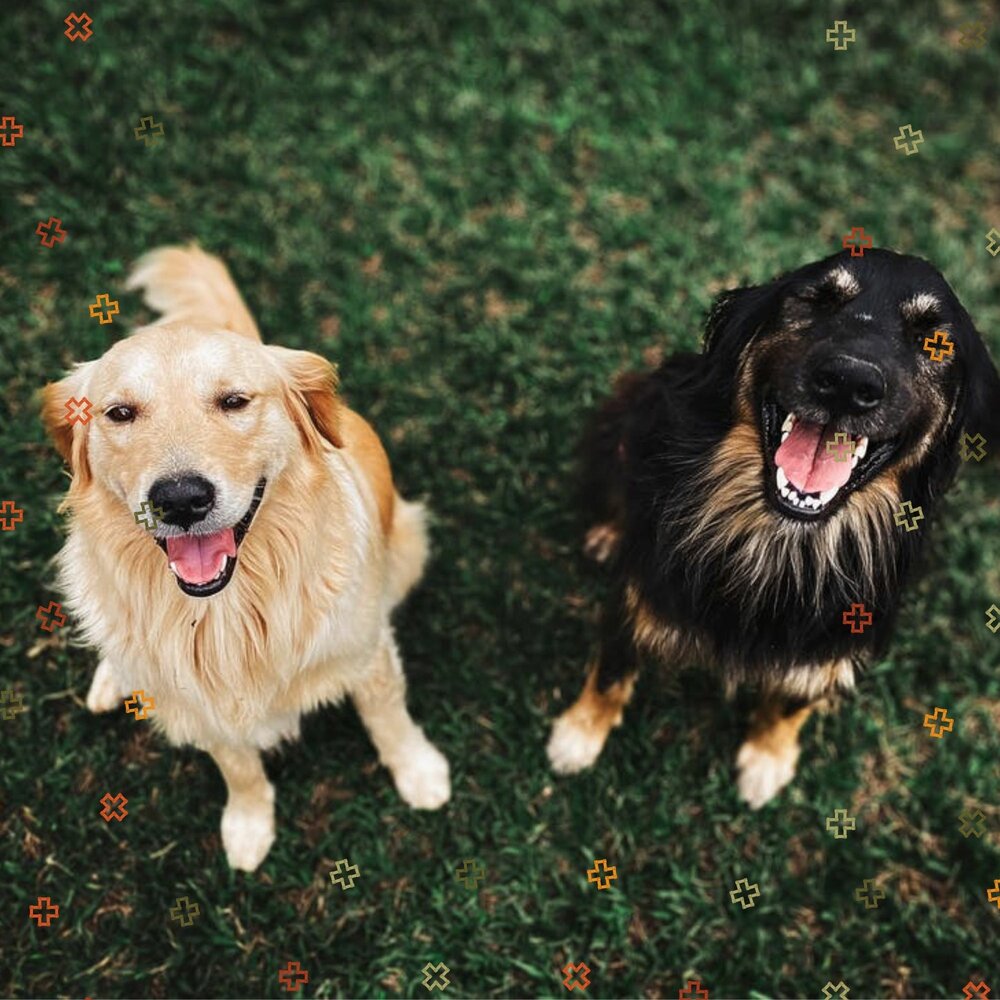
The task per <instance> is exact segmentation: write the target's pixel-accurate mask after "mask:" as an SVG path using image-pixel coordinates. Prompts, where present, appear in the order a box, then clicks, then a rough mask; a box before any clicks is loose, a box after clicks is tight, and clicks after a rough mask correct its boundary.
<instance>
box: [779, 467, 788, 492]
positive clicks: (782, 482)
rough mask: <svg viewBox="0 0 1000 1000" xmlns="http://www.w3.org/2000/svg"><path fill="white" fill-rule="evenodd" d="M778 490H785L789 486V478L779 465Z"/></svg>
mask: <svg viewBox="0 0 1000 1000" xmlns="http://www.w3.org/2000/svg"><path fill="white" fill-rule="evenodd" d="M777 480H778V489H779V490H783V489H785V488H786V487H787V486H788V476H786V475H785V470H784V469H783V468H782V467H781V466H780V465H779V466H778V472H777Z"/></svg>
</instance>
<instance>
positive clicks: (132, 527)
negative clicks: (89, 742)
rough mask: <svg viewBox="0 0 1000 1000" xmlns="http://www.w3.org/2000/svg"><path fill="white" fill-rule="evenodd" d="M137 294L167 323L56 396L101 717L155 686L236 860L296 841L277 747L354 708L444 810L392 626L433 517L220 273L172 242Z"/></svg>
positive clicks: (160, 724) (409, 791)
mask: <svg viewBox="0 0 1000 1000" xmlns="http://www.w3.org/2000/svg"><path fill="white" fill-rule="evenodd" d="M129 287H130V288H141V289H144V291H145V298H146V302H147V303H148V304H149V305H150V306H151V307H152V308H154V309H156V310H157V311H158V312H160V313H162V314H163V315H162V318H161V319H160V320H159V321H158V322H156V323H154V324H153V325H151V326H148V327H144V328H142V329H140V330H138V331H136V332H135V333H133V334H132V335H131V336H130V337H128V338H126V339H124V340H122V341H120V342H119V343H117V344H115V345H114V346H113V347H111V348H110V350H108V351H107V353H106V354H105V355H104V356H103V357H101V358H99V359H98V360H96V361H88V362H86V363H84V364H80V365H77V366H76V368H75V369H74V370H73V371H72V373H71V374H69V375H68V376H67V377H66V378H64V379H63V380H62V381H60V382H55V383H51V384H49V385H47V386H46V387H45V389H44V390H43V406H42V410H43V418H44V421H45V423H46V426H47V428H48V430H49V432H50V433H51V434H52V436H53V438H54V439H55V443H56V445H57V447H58V449H59V451H60V453H61V454H62V456H63V457H64V458H65V459H66V460H67V461H68V462H69V465H70V469H71V472H72V483H71V485H70V489H69V493H68V494H67V496H66V498H65V501H64V503H63V509H66V510H68V511H70V512H71V518H70V522H69V537H68V539H67V541H66V545H65V546H64V548H63V549H62V551H61V553H60V554H59V556H58V564H59V578H60V584H61V587H62V589H63V591H64V592H65V594H66V596H67V600H66V603H67V605H68V607H69V609H70V610H71V612H72V614H73V615H74V617H75V620H76V623H77V625H78V626H79V628H80V630H81V632H82V634H83V636H84V637H85V638H86V640H87V641H88V642H90V643H91V644H93V645H94V646H96V647H97V648H98V650H99V651H100V654H101V660H100V663H99V665H98V667H97V672H96V674H95V676H94V679H93V683H92V684H91V687H90V692H89V694H88V695H87V706H88V707H89V708H90V709H91V710H92V711H94V712H102V711H107V710H109V709H112V708H114V707H115V706H117V705H120V704H121V703H122V698H123V697H124V696H125V695H128V694H129V693H130V692H132V691H133V690H140V689H141V690H143V691H145V692H146V694H147V696H148V695H152V696H153V697H154V698H155V700H156V708H155V711H154V712H152V713H151V714H150V715H149V718H150V719H151V720H152V722H153V723H154V725H155V726H156V727H157V728H158V729H159V730H161V731H162V732H163V733H164V734H165V735H166V737H167V738H168V740H170V741H171V742H172V743H174V744H183V743H191V744H194V745H195V746H197V747H200V748H201V749H203V750H205V751H207V752H208V753H209V754H211V756H212V758H213V759H214V760H215V762H216V764H217V765H218V766H219V769H220V770H221V772H222V775H223V777H224V778H225V781H226V785H227V788H228V801H227V803H226V807H225V810H224V812H223V814H222V842H223V846H224V847H225V850H226V855H227V857H228V859H229V863H230V865H232V866H233V867H234V868H241V869H244V870H246V871H252V870H253V869H255V868H256V867H257V866H258V865H259V864H260V863H261V862H262V861H263V860H264V857H265V856H266V855H267V852H268V850H269V849H270V846H271V844H272V843H273V841H274V788H273V786H272V785H271V784H270V782H268V780H267V776H266V774H265V772H264V767H263V764H262V761H261V751H262V750H266V749H268V748H270V747H273V746H275V745H276V744H277V743H278V742H279V741H280V740H282V739H294V738H296V737H297V736H298V735H299V720H300V717H301V715H302V713H303V712H307V711H309V710H311V709H313V708H316V707H317V706H318V705H320V704H321V703H323V702H332V701H337V700H338V699H340V698H342V697H343V696H344V695H345V694H350V695H351V697H352V698H353V700H354V703H355V705H356V706H357V709H358V712H359V714H360V715H361V718H362V720H363V721H364V724H365V726H366V727H367V729H368V732H369V733H370V735H371V738H372V740H373V742H374V743H375V746H376V748H377V750H378V754H379V758H380V760H381V762H382V763H383V764H384V765H385V766H386V767H388V768H389V770H390V771H391V772H392V775H393V778H394V780H395V783H396V787H397V789H398V790H399V794H400V795H401V796H402V797H403V799H404V800H405V801H406V802H407V803H408V804H409V805H411V806H413V807H415V808H419V809H436V808H438V807H439V806H441V805H443V804H444V803H445V802H446V801H447V800H448V797H449V794H450V783H449V773H448V763H447V761H446V760H445V758H444V756H443V755H442V754H441V753H440V752H439V751H438V750H437V749H436V748H435V747H434V746H433V745H432V744H431V743H430V742H429V741H428V739H427V738H426V737H425V736H424V734H423V731H422V730H421V729H420V727H419V726H417V725H416V724H415V723H414V721H413V720H412V719H411V717H410V715H409V713H408V712H407V709H406V697H405V681H404V677H403V672H402V665H401V663H400V658H399V652H398V650H397V648H396V642H395V639H394V637H393V631H392V627H391V625H390V620H389V618H390V613H391V611H392V609H393V608H394V607H395V606H396V605H397V604H398V603H399V602H400V601H401V600H402V599H403V597H404V596H405V595H406V593H407V592H408V591H409V590H410V588H411V587H412V586H413V585H414V584H415V583H416V582H417V581H418V580H419V578H420V576H421V574H422V573H423V568H424V563H425V562H426V559H427V552H428V544H427V533H426V527H425V512H424V508H423V507H422V506H421V505H420V504H416V503H408V502H406V501H404V500H403V499H402V498H401V497H400V496H399V494H398V493H397V492H396V490H395V488H394V486H393V482H392V475H391V473H390V470H389V463H388V459H387V458H386V455H385V452H384V450H383V448H382V445H381V443H380V442H379V439H378V437H377V436H376V434H375V432H374V431H373V430H372V429H371V427H369V425H368V424H367V423H365V421H364V420H362V418H361V417H359V416H358V415H357V414H356V413H353V412H352V411H351V410H349V409H348V408H347V406H346V405H345V404H344V403H343V401H342V400H341V399H340V398H339V397H338V395H337V376H336V372H335V370H334V368H333V367H332V366H331V365H330V363H329V362H327V361H326V360H324V359H323V358H321V357H319V356H318V355H316V354H311V353H309V352H306V351H295V350H289V349H287V348H283V347H275V346H265V345H264V344H262V343H261V341H260V334H259V333H258V330H257V326H256V324H255V323H254V320H253V318H252V317H251V315H250V313H249V312H248V310H247V308H246V306H245V304H244V303H243V300H242V299H241V298H240V295H239V292H238V291H237V289H236V287H235V285H234V284H233V282H232V279H231V278H230V276H229V273H228V272H227V270H226V268H225V266H224V265H223V264H222V263H221V262H220V261H219V260H218V259H216V258H214V257H210V256H209V255H207V254H205V253H203V252H202V251H200V250H199V249H197V248H196V247H189V248H184V249H181V248H176V247H167V248H162V249H159V250H156V251H153V252H152V253H151V254H149V255H147V256H146V257H145V258H143V259H142V260H141V261H140V262H139V263H138V265H137V266H136V268H135V270H134V272H133V274H132V276H131V278H130V279H129ZM83 398H86V399H87V400H89V401H90V402H91V403H92V405H93V415H92V417H91V419H90V420H89V421H87V422H86V423H81V422H79V421H77V422H75V423H72V424H71V423H69V422H68V414H67V401H68V400H70V399H76V400H82V399H83ZM151 510H152V514H153V515H154V516H155V518H156V523H155V527H154V526H153V517H152V516H150V511H151ZM139 520H142V521H144V523H145V524H148V525H150V529H149V530H147V528H146V527H144V526H143V524H140V523H139Z"/></svg>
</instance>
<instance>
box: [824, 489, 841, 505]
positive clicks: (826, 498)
mask: <svg viewBox="0 0 1000 1000" xmlns="http://www.w3.org/2000/svg"><path fill="white" fill-rule="evenodd" d="M839 489H840V487H839V486H834V488H833V489H832V490H824V491H823V492H822V493H820V495H819V502H820V503H821V504H823V505H824V506H826V504H828V503H829V502H830V501H831V500H832V499H833V498H834V497H835V496H836V495H837V491H838V490H839Z"/></svg>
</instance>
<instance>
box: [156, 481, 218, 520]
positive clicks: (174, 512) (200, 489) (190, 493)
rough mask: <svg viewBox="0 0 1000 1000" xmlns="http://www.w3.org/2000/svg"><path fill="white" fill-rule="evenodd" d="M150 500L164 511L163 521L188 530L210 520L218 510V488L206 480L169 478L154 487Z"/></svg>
mask: <svg viewBox="0 0 1000 1000" xmlns="http://www.w3.org/2000/svg"><path fill="white" fill-rule="evenodd" d="M149 499H150V502H151V503H152V505H153V506H154V507H159V508H160V509H161V510H162V511H163V516H162V518H161V520H162V521H164V522H165V523H166V524H173V525H177V526H178V527H180V528H185V529H187V528H190V527H191V525H192V524H197V523H198V522H199V521H204V520H205V518H206V517H208V514H209V511H211V509H212V508H213V507H214V506H215V487H214V486H213V485H212V484H211V483H210V482H209V481H208V480H207V479H206V478H205V477H204V476H198V475H194V474H188V475H183V476H170V477H167V478H164V479H157V480H156V482H155V483H153V485H152V486H151V487H150V490H149Z"/></svg>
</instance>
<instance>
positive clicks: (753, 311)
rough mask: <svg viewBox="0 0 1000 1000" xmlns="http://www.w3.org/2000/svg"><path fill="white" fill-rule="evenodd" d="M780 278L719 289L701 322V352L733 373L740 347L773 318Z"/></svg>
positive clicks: (780, 291)
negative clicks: (709, 310)
mask: <svg viewBox="0 0 1000 1000" xmlns="http://www.w3.org/2000/svg"><path fill="white" fill-rule="evenodd" d="M787 284H788V282H787V281H786V280H785V279H784V278H778V279H776V280H775V281H771V282H768V283H767V284H766V285H751V286H749V287H747V288H737V289H735V290H734V291H730V292H723V293H722V294H721V295H720V296H719V297H718V298H717V299H716V300H715V302H714V303H713V304H712V310H711V312H710V313H709V316H708V322H707V324H706V325H705V343H704V353H705V354H706V355H707V356H708V357H709V358H711V359H712V360H713V361H714V362H717V363H720V364H722V365H723V366H724V367H725V368H727V369H728V370H730V371H733V372H735V371H736V366H737V364H738V362H739V358H740V355H741V354H742V353H743V349H744V348H745V347H746V346H747V344H749V343H750V341H751V340H752V339H753V337H754V336H756V334H757V333H758V331H759V330H761V329H762V328H763V327H764V326H766V325H767V324H768V323H769V322H771V321H772V320H774V319H777V317H778V313H779V310H780V307H781V299H782V295H783V293H784V291H785V288H786V286H787Z"/></svg>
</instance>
